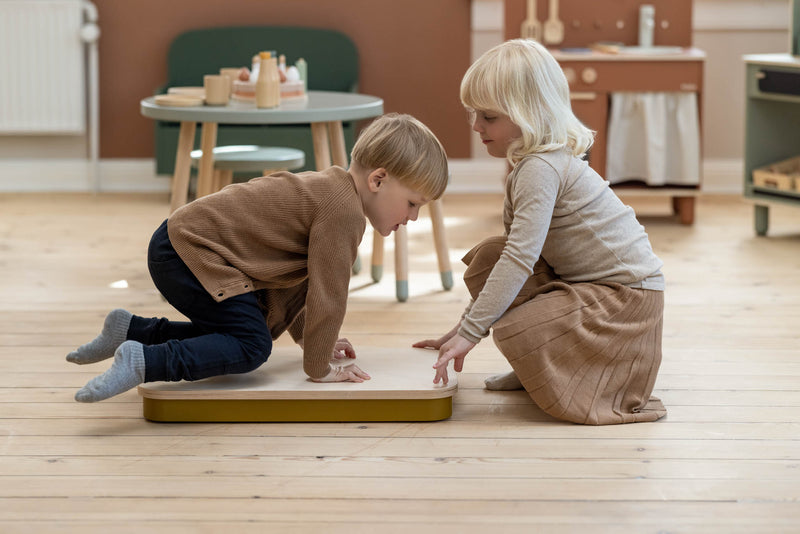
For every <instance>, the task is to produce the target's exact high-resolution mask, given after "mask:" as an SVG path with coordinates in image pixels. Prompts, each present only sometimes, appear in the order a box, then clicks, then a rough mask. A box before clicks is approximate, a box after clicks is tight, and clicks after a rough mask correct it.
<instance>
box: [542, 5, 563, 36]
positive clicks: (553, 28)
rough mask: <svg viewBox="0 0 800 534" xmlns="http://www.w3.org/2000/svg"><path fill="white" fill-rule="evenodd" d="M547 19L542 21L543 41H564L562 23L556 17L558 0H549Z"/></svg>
mask: <svg viewBox="0 0 800 534" xmlns="http://www.w3.org/2000/svg"><path fill="white" fill-rule="evenodd" d="M548 11H549V13H548V14H547V20H546V21H545V23H544V42H545V43H547V44H559V43H562V42H563V41H564V23H563V22H561V20H560V19H559V18H558V0H550V8H549V9H548Z"/></svg>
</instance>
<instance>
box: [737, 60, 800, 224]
mask: <svg viewBox="0 0 800 534" xmlns="http://www.w3.org/2000/svg"><path fill="white" fill-rule="evenodd" d="M744 61H745V64H746V71H747V74H746V75H747V80H746V102H745V147H744V195H745V197H747V198H749V199H752V200H753V201H754V203H755V214H754V215H755V230H756V233H757V234H758V235H765V234H766V233H767V230H768V228H769V206H770V204H774V203H783V204H793V205H795V206H797V207H800V191H798V190H797V189H794V190H784V189H780V190H779V189H775V188H770V187H759V186H757V185H754V184H753V170H755V169H757V168H759V167H764V166H766V165H769V164H772V163H777V162H779V161H783V160H786V159H789V158H793V157H796V156H800V57H795V56H792V55H789V54H757V55H755V54H754V55H747V56H744ZM774 79H778V80H779V83H773V84H768V83H765V82H767V81H769V80H774Z"/></svg>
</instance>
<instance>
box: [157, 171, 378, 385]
mask: <svg viewBox="0 0 800 534" xmlns="http://www.w3.org/2000/svg"><path fill="white" fill-rule="evenodd" d="M167 227H168V231H169V239H170V241H171V242H172V246H173V247H174V248H175V251H176V252H177V253H178V255H179V256H180V257H181V259H183V261H184V262H185V263H186V265H187V266H188V267H189V269H190V270H191V271H192V273H193V274H194V275H195V276H196V277H197V279H198V280H199V281H200V283H201V284H202V285H203V287H204V288H205V289H206V291H208V293H209V294H210V295H211V296H212V297H213V298H214V299H215V300H216V301H218V302H219V301H222V300H225V299H226V298H228V297H232V296H235V295H241V294H243V293H247V292H250V291H256V290H261V289H266V290H267V291H266V295H267V299H269V298H270V297H269V295H270V293H271V292H270V291H269V290H278V291H274V293H275V294H276V296H278V295H279V294H282V293H287V292H286V291H281V290H285V289H289V288H297V287H299V286H305V285H306V281H307V288H308V290H307V294H306V298H305V313H304V326H303V331H302V334H300V332H297V331H296V328H295V325H292V328H290V330H292V337H294V338H295V339H296V340H297V339H298V337H300V336H301V337H302V340H303V345H304V350H303V369H304V370H305V372H306V374H308V376H310V377H312V378H322V377H324V376H325V375H327V374H328V372H329V364H328V361H329V360H330V357H331V354H332V353H333V349H334V346H335V344H336V340H337V339H338V336H339V330H340V328H341V326H342V322H343V321H344V315H345V310H346V306H347V292H348V286H349V280H350V270H351V268H352V265H353V262H354V261H355V260H356V257H357V253H358V245H359V243H360V242H361V238H362V237H363V235H364V230H365V229H366V218H365V215H364V209H363V206H362V204H361V199H360V197H359V195H358V191H357V190H356V185H355V182H354V180H353V177H352V176H351V175H350V174H349V173H348V172H347V171H346V170H344V169H342V168H340V167H332V168H330V169H327V170H325V171H322V172H306V173H300V174H292V173H288V172H281V173H276V174H273V175H270V176H265V177H261V178H254V179H253V180H251V181H249V182H247V183H243V184H233V185H230V186H228V187H226V188H224V189H223V190H222V191H220V192H218V193H215V194H213V195H209V196H206V197H203V198H200V199H197V200H195V201H194V202H191V203H190V204H187V205H185V206H183V207H181V208H180V209H178V210H176V211H175V212H174V213H173V214H172V215H171V216H170V217H169V220H168V222H167ZM288 293H294V292H293V291H288ZM270 304H271V307H273V308H274V306H275V304H276V303H274V302H272V303H270ZM295 323H299V324H300V325H301V326H302V324H303V322H302V318H301V320H300V321H295ZM270 326H272V325H270Z"/></svg>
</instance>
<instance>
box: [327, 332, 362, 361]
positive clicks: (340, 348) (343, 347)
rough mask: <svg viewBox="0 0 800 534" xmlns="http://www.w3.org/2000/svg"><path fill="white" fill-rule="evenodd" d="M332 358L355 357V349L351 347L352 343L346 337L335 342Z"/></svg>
mask: <svg viewBox="0 0 800 534" xmlns="http://www.w3.org/2000/svg"><path fill="white" fill-rule="evenodd" d="M331 356H332V358H331V359H332V360H334V361H336V360H343V359H345V358H355V357H356V349H354V348H353V345H352V344H351V343H350V341H348V340H347V338H344V337H343V338H342V339H340V340H339V341H337V342H336V345H335V346H334V347H333V354H332V355H331Z"/></svg>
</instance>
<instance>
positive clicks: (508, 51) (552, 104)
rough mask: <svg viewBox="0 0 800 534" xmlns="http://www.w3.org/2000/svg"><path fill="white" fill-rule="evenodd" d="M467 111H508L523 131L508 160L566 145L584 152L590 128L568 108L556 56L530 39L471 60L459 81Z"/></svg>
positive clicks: (589, 143)
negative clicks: (470, 64)
mask: <svg viewBox="0 0 800 534" xmlns="http://www.w3.org/2000/svg"><path fill="white" fill-rule="evenodd" d="M461 103H462V104H463V105H464V106H465V107H466V108H468V109H471V110H480V111H493V112H495V113H500V114H503V115H507V116H508V118H509V119H511V121H512V122H513V123H514V124H516V125H517V126H519V128H520V130H522V137H521V138H520V139H518V140H515V141H514V142H512V143H511V145H510V146H509V149H508V154H507V157H508V159H509V161H511V163H512V164H516V163H518V162H519V161H520V160H521V159H522V158H524V157H525V156H527V155H529V154H535V153H541V152H551V151H553V150H559V149H563V148H569V149H570V150H571V151H572V153H573V154H575V155H576V156H583V155H584V154H585V153H586V151H587V150H588V149H589V147H590V146H592V143H593V142H594V132H592V131H591V130H590V129H589V128H587V127H586V126H584V125H583V124H582V123H581V122H580V121H579V120H578V118H577V117H575V114H574V113H573V112H572V106H571V105H570V100H569V85H568V84H567V79H566V78H565V77H564V73H563V72H562V70H561V67H560V66H559V65H558V62H557V61H556V60H555V58H554V57H553V56H552V55H551V54H550V52H548V51H547V49H546V48H545V47H543V46H542V45H541V44H539V43H538V42H536V41H534V40H532V39H514V40H511V41H506V42H505V43H502V44H500V45H498V46H495V47H494V48H492V49H491V50H489V51H488V52H486V53H485V54H483V55H482V56H481V57H480V58H478V60H477V61H476V62H475V63H473V64H472V66H471V67H470V68H469V69H468V70H467V73H466V74H465V75H464V79H463V80H461Z"/></svg>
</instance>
